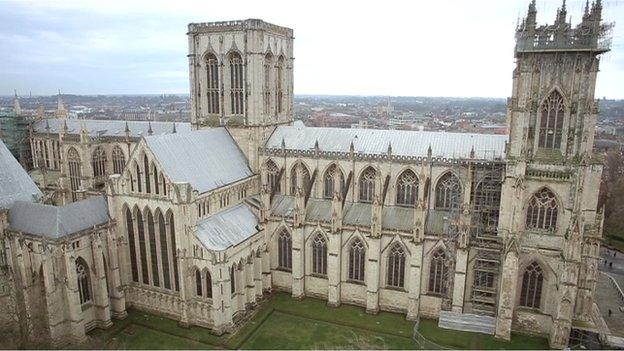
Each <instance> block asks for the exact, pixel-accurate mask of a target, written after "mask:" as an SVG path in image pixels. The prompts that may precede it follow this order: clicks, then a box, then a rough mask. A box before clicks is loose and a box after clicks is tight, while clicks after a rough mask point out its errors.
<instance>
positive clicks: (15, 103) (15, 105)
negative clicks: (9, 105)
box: [13, 90, 22, 116]
mask: <svg viewBox="0 0 624 351" xmlns="http://www.w3.org/2000/svg"><path fill="white" fill-rule="evenodd" d="M13 112H15V116H20V115H21V114H22V106H21V105H20V101H19V97H18V96H17V90H15V98H14V99H13Z"/></svg>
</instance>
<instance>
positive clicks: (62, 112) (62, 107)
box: [56, 89, 67, 118]
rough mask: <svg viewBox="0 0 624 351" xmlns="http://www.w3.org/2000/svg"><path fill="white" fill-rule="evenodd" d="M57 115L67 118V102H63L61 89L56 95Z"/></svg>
mask: <svg viewBox="0 0 624 351" xmlns="http://www.w3.org/2000/svg"><path fill="white" fill-rule="evenodd" d="M56 117H58V118H67V110H66V109H65V104H64V103H63V96H62V95H61V89H59V91H58V95H57V97H56Z"/></svg>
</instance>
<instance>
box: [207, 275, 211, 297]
mask: <svg viewBox="0 0 624 351" xmlns="http://www.w3.org/2000/svg"><path fill="white" fill-rule="evenodd" d="M206 297H207V298H209V299H212V276H211V275H210V271H208V270H206Z"/></svg>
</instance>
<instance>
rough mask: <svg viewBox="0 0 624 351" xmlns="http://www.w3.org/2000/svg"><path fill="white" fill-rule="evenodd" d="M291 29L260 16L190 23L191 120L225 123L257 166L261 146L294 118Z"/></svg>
mask: <svg viewBox="0 0 624 351" xmlns="http://www.w3.org/2000/svg"><path fill="white" fill-rule="evenodd" d="M293 39H294V38H293V31H292V29H289V28H285V27H280V26H276V25H273V24H270V23H266V22H264V21H262V20H259V19H247V20H243V21H226V22H209V23H191V24H189V27H188V40H189V55H188V57H189V73H190V83H191V123H192V125H193V128H194V129H201V128H209V127H215V126H225V127H227V128H228V130H229V132H230V133H231V134H232V136H233V137H234V139H235V140H236V142H237V143H238V145H239V147H240V148H241V149H242V150H243V152H244V153H245V155H246V156H247V158H248V159H249V163H250V166H251V168H252V169H253V170H254V171H256V172H257V171H258V147H259V146H261V145H262V144H263V143H264V141H266V138H268V137H269V135H270V134H271V133H272V131H273V129H274V128H275V127H276V126H277V125H280V124H288V123H291V122H292V121H293V114H292V106H293Z"/></svg>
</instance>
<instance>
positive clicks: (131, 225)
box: [126, 208, 139, 283]
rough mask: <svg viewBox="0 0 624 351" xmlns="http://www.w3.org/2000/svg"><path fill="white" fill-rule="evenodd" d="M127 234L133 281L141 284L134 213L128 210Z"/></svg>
mask: <svg viewBox="0 0 624 351" xmlns="http://www.w3.org/2000/svg"><path fill="white" fill-rule="evenodd" d="M126 232H127V234H128V249H129V250H130V270H131V271H132V280H133V281H135V282H137V283H138V282H139V271H138V268H137V251H136V246H135V245H136V244H135V240H134V221H133V220H132V212H130V209H129V208H126Z"/></svg>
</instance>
